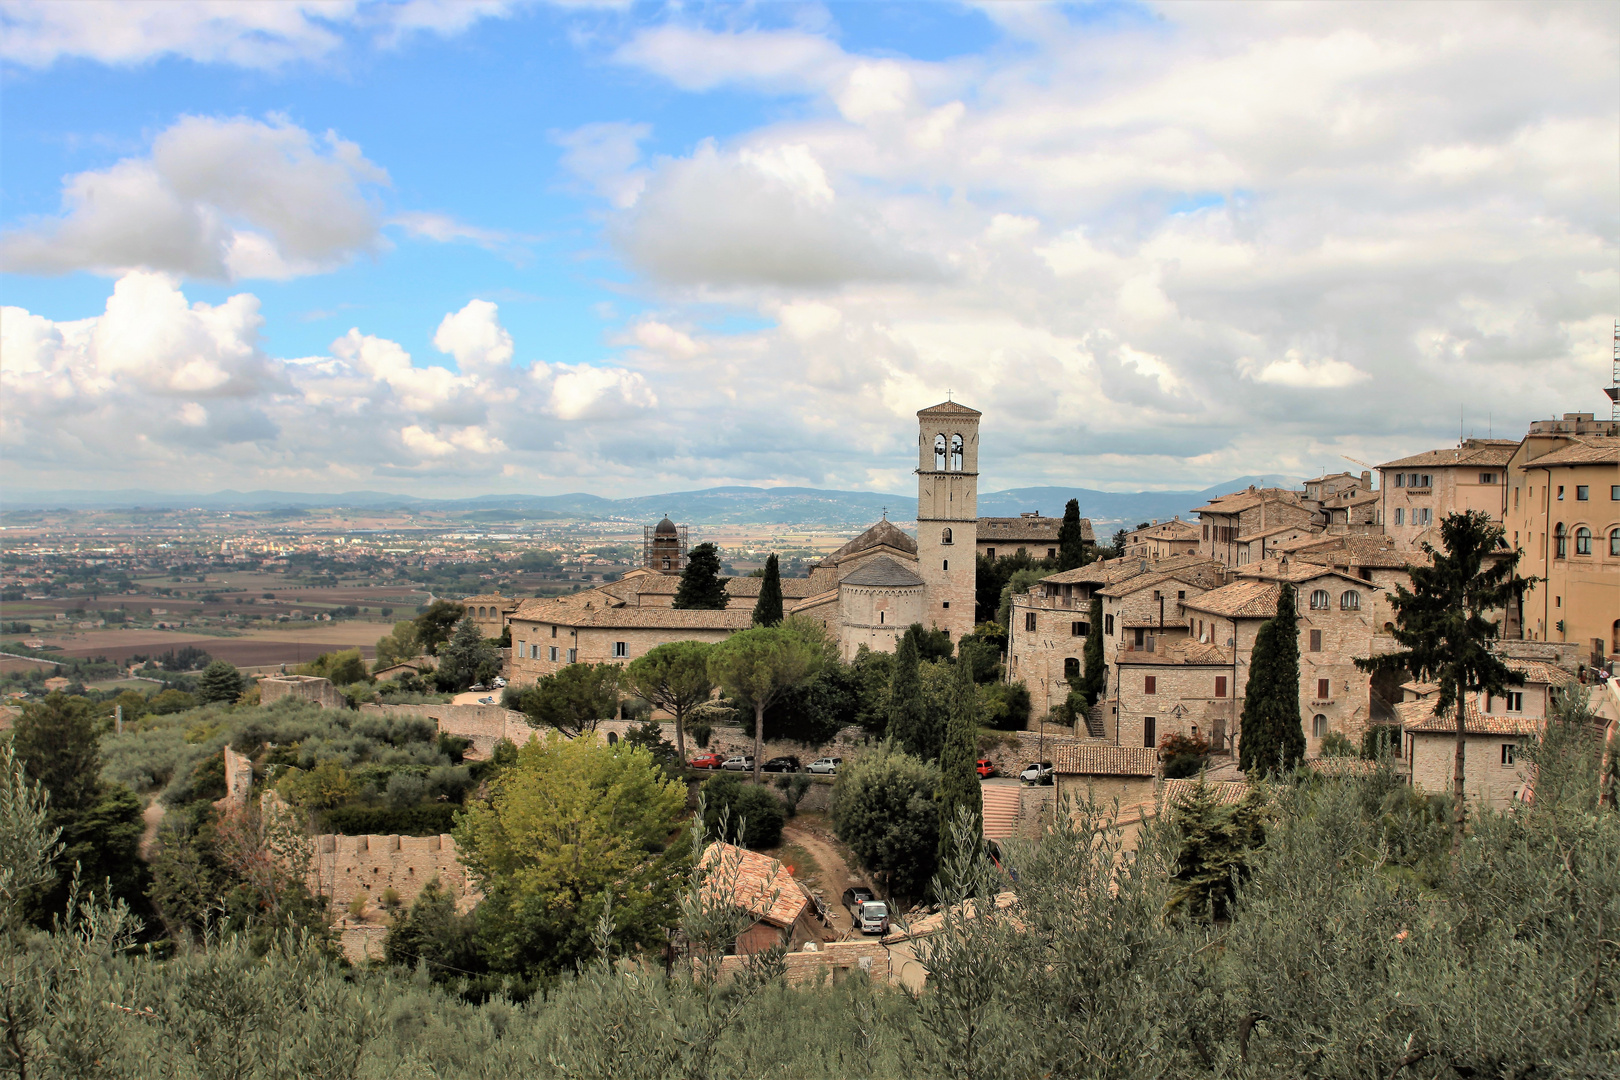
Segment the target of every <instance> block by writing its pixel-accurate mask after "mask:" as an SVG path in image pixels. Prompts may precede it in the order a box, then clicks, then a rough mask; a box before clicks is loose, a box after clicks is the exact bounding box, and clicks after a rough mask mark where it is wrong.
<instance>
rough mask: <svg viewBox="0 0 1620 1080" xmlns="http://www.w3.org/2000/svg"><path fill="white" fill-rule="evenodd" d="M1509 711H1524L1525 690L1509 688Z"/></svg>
mask: <svg viewBox="0 0 1620 1080" xmlns="http://www.w3.org/2000/svg"><path fill="white" fill-rule="evenodd" d="M1507 711H1508V712H1524V691H1523V690H1509V691H1508V692H1507Z"/></svg>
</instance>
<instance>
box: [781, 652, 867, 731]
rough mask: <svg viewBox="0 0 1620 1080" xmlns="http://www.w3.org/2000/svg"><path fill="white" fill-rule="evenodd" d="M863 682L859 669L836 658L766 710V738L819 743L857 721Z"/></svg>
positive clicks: (785, 693) (824, 664) (784, 694)
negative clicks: (858, 672)
mask: <svg viewBox="0 0 1620 1080" xmlns="http://www.w3.org/2000/svg"><path fill="white" fill-rule="evenodd" d="M861 691H862V684H861V681H860V678H859V676H858V674H857V672H856V670H855V669H854V668H853V667H852V666H850V665H848V664H844V663H841V662H839V661H838V660H837V659H836V658H833V659H829V660H827V661H826V662H825V663H823V664H822V666H821V670H820V671H817V672H816V673H815V674H814V675H813V676H811V677H810V678H809V679H807V680H805V681H804V682H802V683H800V684H799V685H798V686H795V687H793V688H791V689H789V690H787V691H786V692H784V693H783V694H782V695H781V696H780V697H779V698H777V699H776V701H774V702H772V704H771V706H770V708H768V709H766V710H765V738H767V739H770V740H787V741H789V742H799V743H805V744H807V745H811V746H819V745H821V744H822V743H826V742H830V741H831V740H832V738H833V737H834V736H835V735H837V734H838V732H839V730H840V729H841V728H844V727H847V726H849V725H850V724H854V723H856V722H857V719H858V717H859V714H860V707H861Z"/></svg>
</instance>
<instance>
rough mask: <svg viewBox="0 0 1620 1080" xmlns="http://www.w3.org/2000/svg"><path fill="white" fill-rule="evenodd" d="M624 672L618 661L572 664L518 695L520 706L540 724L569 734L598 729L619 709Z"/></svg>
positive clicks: (540, 680) (530, 717)
mask: <svg viewBox="0 0 1620 1080" xmlns="http://www.w3.org/2000/svg"><path fill="white" fill-rule="evenodd" d="M623 674H624V669H623V668H621V667H620V666H619V665H617V664H568V665H566V666H564V667H562V668H561V669H559V670H558V671H557V673H556V674H554V675H546V676H544V677H542V678H539V679H536V680H535V682H534V685H533V686H531V687H529V688H528V689H526V690H523V691H521V692H520V693H519V694H518V695H516V696H517V706H518V708H519V709H521V710H522V711H523V713H524V714H525V715H527V716H528V717H529V721H530V723H532V724H534V725H535V726H536V727H538V726H540V725H541V724H545V725H547V726H549V727H554V728H556V729H557V730H558V731H560V732H562V733H563V734H565V735H568V736H569V737H573V736H575V735H580V734H583V733H585V732H588V731H595V730H596V725H597V724H598V723H599V722H601V721H603V720H607V719H610V718H611V717H612V716H613V714H614V713H615V712H616V711H618V707H619V680H620V679H621V678H622V676H623Z"/></svg>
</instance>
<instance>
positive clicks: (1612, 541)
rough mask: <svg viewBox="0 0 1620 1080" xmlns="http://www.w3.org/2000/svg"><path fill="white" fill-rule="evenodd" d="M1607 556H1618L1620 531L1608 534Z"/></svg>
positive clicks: (1619, 551) (1619, 552)
mask: <svg viewBox="0 0 1620 1080" xmlns="http://www.w3.org/2000/svg"><path fill="white" fill-rule="evenodd" d="M1609 554H1610V555H1615V556H1620V529H1615V530H1614V531H1613V532H1611V533H1609Z"/></svg>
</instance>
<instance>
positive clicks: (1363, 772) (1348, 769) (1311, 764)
mask: <svg viewBox="0 0 1620 1080" xmlns="http://www.w3.org/2000/svg"><path fill="white" fill-rule="evenodd" d="M1305 767H1306V768H1307V769H1309V770H1311V771H1312V772H1315V773H1321V774H1322V775H1323V776H1370V775H1372V774H1373V773H1375V772H1377V771H1378V762H1376V761H1364V760H1362V759H1361V758H1354V757H1319V758H1311V759H1310V760H1309V761H1307V762H1306V763H1305Z"/></svg>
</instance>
